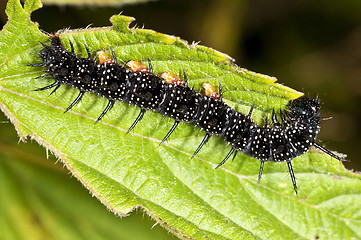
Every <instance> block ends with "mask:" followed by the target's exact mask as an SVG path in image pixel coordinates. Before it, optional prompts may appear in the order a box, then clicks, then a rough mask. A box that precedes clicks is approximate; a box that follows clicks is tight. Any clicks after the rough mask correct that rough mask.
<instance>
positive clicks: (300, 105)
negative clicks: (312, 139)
mask: <svg viewBox="0 0 361 240" xmlns="http://www.w3.org/2000/svg"><path fill="white" fill-rule="evenodd" d="M319 110H320V103H319V101H317V100H316V99H312V98H309V97H305V96H302V97H300V98H297V99H295V100H292V101H290V102H289V103H288V117H289V118H290V119H291V120H292V121H299V122H303V123H309V124H319V122H320V115H319V113H318V111H319Z"/></svg>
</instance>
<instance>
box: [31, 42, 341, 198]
mask: <svg viewBox="0 0 361 240" xmlns="http://www.w3.org/2000/svg"><path fill="white" fill-rule="evenodd" d="M69 42H70V46H71V51H70V52H69V51H68V50H67V49H65V48H64V46H63V45H62V44H61V41H60V38H59V37H58V36H54V37H52V39H51V45H50V46H47V45H45V44H42V45H43V47H44V48H43V49H42V50H41V51H40V53H39V55H40V57H41V58H42V61H43V62H42V63H38V64H31V65H30V66H33V67H40V66H43V67H45V68H46V73H45V74H43V75H41V76H39V77H37V78H43V77H50V78H52V79H54V80H55V82H54V83H52V84H50V85H49V86H46V87H43V88H39V89H36V90H35V91H42V90H46V89H50V88H55V89H54V90H53V91H52V93H53V92H55V91H56V90H57V89H58V88H59V87H60V86H61V85H62V84H66V85H70V86H72V87H74V88H76V89H79V90H80V93H79V95H78V97H77V98H76V99H75V100H74V102H73V103H72V104H71V105H70V106H69V107H68V108H67V109H66V110H65V112H67V111H68V110H70V109H71V108H72V107H73V106H74V105H75V104H76V103H78V102H79V101H80V100H81V98H82V97H83V95H84V94H85V93H86V92H94V93H96V94H98V95H100V96H102V97H104V98H106V99H108V100H109V102H108V105H107V106H106V108H105V109H104V111H103V112H102V114H101V115H100V116H99V118H98V119H97V120H96V122H95V123H97V122H99V121H100V119H101V118H102V117H103V116H104V115H105V114H106V113H107V111H109V110H110V109H111V108H112V107H113V104H114V102H115V101H124V102H127V103H129V104H132V105H134V106H137V107H139V108H140V109H141V110H140V114H139V115H138V117H137V118H136V120H135V121H134V123H133V124H132V125H131V127H130V128H129V130H128V132H127V133H129V132H130V131H131V130H132V129H133V128H134V126H135V125H136V124H137V123H138V122H139V120H141V118H142V117H143V115H144V113H145V111H146V110H152V111H155V112H158V113H160V114H162V115H164V116H167V117H170V118H173V119H174V120H175V122H174V125H173V126H172V128H171V129H170V131H169V132H168V134H167V135H166V136H165V137H164V139H163V140H162V142H161V143H160V144H162V143H163V142H164V141H165V140H166V139H167V138H168V137H169V136H170V135H171V134H172V132H173V131H174V130H175V128H176V127H177V126H178V124H179V122H189V123H192V124H194V125H195V126H197V127H199V128H200V129H202V130H204V131H205V132H206V135H205V137H204V139H203V140H202V142H201V143H200V145H199V146H198V148H197V149H196V151H195V152H194V154H193V156H192V158H193V157H194V156H195V155H196V154H197V153H198V152H199V151H200V149H201V148H202V147H203V145H204V144H205V143H206V142H207V141H208V139H209V138H210V136H212V135H215V136H220V137H222V138H223V139H224V140H225V141H226V142H228V143H229V144H230V145H231V146H232V149H231V151H230V152H229V153H228V154H227V156H226V157H225V158H224V160H223V161H222V162H221V163H220V164H219V165H218V166H217V167H216V168H218V167H220V166H221V165H223V164H224V163H225V162H226V161H227V159H228V158H229V157H230V156H231V155H232V154H233V153H234V156H235V155H236V154H237V152H238V151H241V152H244V153H245V154H247V155H249V156H251V157H253V158H256V159H258V160H260V161H261V166H260V171H259V174H258V183H259V182H260V180H261V175H262V170H263V165H264V162H268V161H272V162H286V163H287V166H288V169H289V173H290V175H291V179H292V183H293V187H294V191H295V193H296V194H297V185H296V180H295V176H294V173H293V170H292V165H291V161H292V159H293V158H295V157H297V156H300V155H302V154H304V153H305V152H307V151H308V150H309V149H310V147H311V146H315V147H317V148H319V149H320V150H322V151H323V152H325V153H326V154H328V155H330V156H332V157H334V158H336V159H338V160H340V161H344V159H342V158H340V157H338V156H336V155H335V154H333V153H332V152H330V151H329V150H327V149H325V148H323V147H322V146H320V145H318V144H317V143H316V142H315V140H316V137H317V134H318V132H319V130H320V127H319V124H320V116H319V113H318V111H319V109H320V104H319V102H318V101H317V100H315V99H311V98H308V97H300V98H298V99H295V100H292V101H290V102H289V103H288V110H286V111H284V112H281V113H280V117H281V121H279V120H277V117H276V115H275V112H274V111H273V113H272V123H271V124H270V125H267V122H266V125H265V126H263V127H262V126H258V125H257V124H255V123H254V122H253V120H252V118H251V115H252V111H253V105H252V107H251V109H250V111H249V113H248V114H247V115H245V114H242V113H240V112H237V111H235V110H234V109H232V108H231V107H229V106H228V105H227V104H225V103H224V102H223V101H222V89H221V87H220V89H219V99H217V98H215V97H211V96H203V95H201V94H199V93H197V92H195V91H194V90H193V89H192V88H191V87H189V86H188V85H187V77H186V74H185V72H184V79H185V80H184V82H183V84H179V83H178V84H177V83H171V84H169V83H166V82H165V81H164V80H163V79H162V78H161V77H159V76H157V75H155V74H153V73H152V65H151V62H150V60H149V71H131V70H129V68H127V67H126V66H123V65H121V64H118V63H117V58H116V57H115V54H114V52H113V50H112V49H111V53H112V55H113V59H112V60H111V61H106V62H102V63H98V62H97V61H96V60H94V59H92V58H91V53H90V51H89V49H88V47H87V46H86V45H85V48H86V50H87V52H88V57H87V58H79V57H78V56H77V55H75V53H74V47H73V44H72V42H71V41H69ZM106 60H109V59H106Z"/></svg>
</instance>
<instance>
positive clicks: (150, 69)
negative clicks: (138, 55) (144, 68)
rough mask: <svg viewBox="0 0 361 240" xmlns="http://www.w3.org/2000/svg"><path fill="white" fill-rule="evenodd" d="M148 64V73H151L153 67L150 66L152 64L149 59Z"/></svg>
mask: <svg viewBox="0 0 361 240" xmlns="http://www.w3.org/2000/svg"><path fill="white" fill-rule="evenodd" d="M148 64H149V72H150V73H153V66H152V62H151V61H150V59H149V58H148Z"/></svg>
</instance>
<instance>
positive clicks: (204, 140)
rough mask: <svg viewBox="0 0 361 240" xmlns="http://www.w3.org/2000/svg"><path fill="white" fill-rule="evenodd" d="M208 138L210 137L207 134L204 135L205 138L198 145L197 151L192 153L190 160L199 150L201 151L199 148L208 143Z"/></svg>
mask: <svg viewBox="0 0 361 240" xmlns="http://www.w3.org/2000/svg"><path fill="white" fill-rule="evenodd" d="M210 136H211V135H210V134H208V133H207V134H206V136H204V138H203V140H202V142H201V144H199V146H198V148H197V150H196V151H195V152H194V153H193V155H192V157H191V159H192V158H194V156H195V155H196V154H197V153H198V152H199V150H201V148H202V147H203V145H204V144H206V142H208V140H209V137H210Z"/></svg>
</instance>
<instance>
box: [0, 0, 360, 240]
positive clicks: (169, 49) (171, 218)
mask: <svg viewBox="0 0 361 240" xmlns="http://www.w3.org/2000/svg"><path fill="white" fill-rule="evenodd" d="M40 6H41V4H40V2H39V1H35V0H29V1H27V2H26V3H25V6H24V9H23V8H22V7H21V5H20V3H19V1H18V0H9V2H8V8H7V14H8V16H9V22H8V24H7V25H6V26H5V28H4V29H3V30H2V32H1V33H0V44H1V45H0V48H1V52H3V53H7V54H6V55H1V56H0V58H1V63H2V64H1V66H0V106H1V109H2V110H3V111H4V112H5V114H6V115H7V116H8V117H9V118H10V119H11V121H12V122H13V123H14V125H15V127H16V129H17V131H18V133H19V135H20V137H21V138H25V137H26V136H28V135H30V136H31V137H32V138H34V139H36V140H37V141H38V142H39V143H40V144H42V145H44V146H45V147H47V148H48V149H50V150H51V151H53V152H54V153H55V154H56V155H57V156H58V157H59V158H60V159H61V160H62V161H63V163H64V164H65V165H66V167H67V168H68V169H69V170H70V171H71V172H72V174H73V175H74V176H75V177H76V178H77V179H79V180H80V181H81V182H82V183H83V185H84V186H85V187H86V188H88V189H89V190H90V191H91V192H92V194H93V195H95V196H96V197H97V198H98V199H99V200H100V201H101V202H102V203H103V204H104V205H105V206H107V207H108V208H109V209H110V210H111V211H113V212H115V213H117V214H119V215H126V214H127V213H129V212H130V211H132V210H133V209H135V208H141V209H144V211H146V212H147V213H148V214H149V215H150V216H152V217H153V218H154V219H155V220H156V221H158V222H159V223H160V224H161V225H162V226H163V227H165V228H166V229H168V230H169V231H170V232H172V233H173V234H174V235H176V236H178V237H180V238H195V239H242V238H267V239H268V238H275V239H279V238H290V239H291V238H292V239H296V238H316V237H319V238H334V239H341V238H360V237H361V227H360V226H361V214H360V211H359V210H358V209H361V201H360V200H361V178H360V175H357V174H354V173H351V172H348V171H347V170H345V169H344V167H343V166H342V164H341V163H339V162H338V161H337V160H335V159H331V158H330V157H329V156H325V155H323V154H320V153H318V152H315V151H314V150H311V151H310V152H309V153H307V154H304V155H302V156H300V157H298V158H296V159H294V160H293V162H292V163H293V166H294V171H295V174H296V177H297V181H298V186H299V195H298V196H296V195H294V193H293V188H292V183H291V181H290V179H289V175H288V173H287V167H286V166H285V164H284V163H280V164H277V163H268V164H266V166H265V170H264V174H263V178H262V182H261V184H260V186H258V184H257V174H258V171H259V161H257V160H256V159H253V158H250V157H248V156H247V155H245V154H242V153H239V154H238V156H237V157H236V159H235V160H234V161H233V162H232V161H229V162H227V163H226V164H225V165H224V166H223V168H221V169H218V170H214V167H215V166H216V165H217V164H218V163H219V162H220V161H221V160H222V159H223V157H224V156H225V155H226V154H227V152H228V151H229V150H230V147H229V146H227V144H226V143H225V142H224V141H223V140H222V139H220V138H212V140H210V141H209V142H208V143H207V145H206V146H205V147H203V149H202V150H201V151H200V153H199V154H198V155H197V157H196V158H194V159H192V160H190V156H191V155H192V154H193V152H194V150H195V148H196V146H197V145H198V144H199V142H200V141H201V139H202V138H203V136H204V132H201V131H199V130H198V129H196V128H195V127H193V126H192V125H190V124H185V123H181V124H180V125H179V127H178V128H177V130H176V131H175V133H173V134H172V136H171V138H170V140H169V141H167V142H166V143H165V144H164V145H162V146H161V147H158V145H159V143H160V141H161V139H162V138H163V137H164V135H165V134H166V133H167V131H168V130H169V129H170V127H171V126H172V124H173V120H170V119H168V118H166V117H163V116H161V115H160V114H158V113H154V112H150V111H148V112H147V113H146V114H145V117H144V118H143V120H142V121H141V122H140V123H139V124H138V125H137V127H136V128H135V130H134V131H133V132H132V133H130V134H128V135H126V136H125V132H126V130H127V129H128V128H129V126H130V125H131V123H132V122H133V121H134V118H135V117H136V116H137V114H138V113H139V109H136V108H135V107H133V106H129V105H128V104H125V103H122V102H117V103H116V104H115V107H114V108H113V110H112V111H111V112H110V113H108V114H107V115H106V116H105V117H104V118H103V120H102V122H100V123H98V124H97V125H95V126H94V121H95V119H96V118H97V117H98V116H99V114H100V113H101V112H102V110H103V109H104V107H105V106H106V104H107V100H106V99H102V98H100V97H98V96H96V95H95V94H86V96H85V97H84V98H83V100H82V102H81V103H80V104H78V105H77V106H76V107H74V108H73V109H72V111H70V112H69V113H66V114H63V112H64V110H65V109H66V107H68V106H69V104H70V103H71V102H72V101H73V100H74V98H75V97H76V96H77V94H78V91H77V90H75V89H72V88H70V87H66V86H62V87H61V88H60V89H59V90H58V91H57V92H56V93H55V94H53V95H51V96H48V94H49V93H50V92H34V91H32V90H33V89H36V88H39V87H42V86H46V85H47V84H50V83H52V80H51V79H35V77H37V76H39V75H40V74H42V72H43V71H44V69H42V68H35V67H28V66H27V65H28V64H30V63H37V62H40V57H39V56H38V55H37V54H38V53H39V51H40V50H41V49H42V46H41V44H40V42H43V43H45V44H49V40H48V37H47V36H45V35H44V34H43V33H41V32H40V31H39V30H38V29H37V27H36V25H35V24H34V23H32V22H31V21H30V18H29V14H30V12H31V11H32V10H35V9H36V8H38V7H40ZM132 21H133V18H130V17H126V16H121V15H117V16H113V17H112V18H111V22H112V24H113V26H112V27H108V28H95V29H83V30H75V31H63V32H62V33H61V34H60V38H61V40H62V42H63V44H64V46H65V47H67V48H68V49H70V44H69V40H70V41H72V42H73V44H74V47H75V52H76V53H77V54H78V55H79V56H84V57H85V56H86V49H85V47H84V44H86V45H87V46H88V47H89V49H90V51H91V52H92V53H95V52H96V51H97V50H100V49H104V50H106V51H109V48H110V47H112V49H114V51H115V54H116V56H117V58H118V60H119V61H120V60H121V61H123V62H127V61H130V60H139V61H142V62H144V63H145V64H147V59H151V60H152V65H153V69H154V72H155V73H156V74H160V73H162V72H165V71H167V72H173V73H176V74H178V75H180V76H181V75H182V71H183V69H184V70H185V71H186V73H187V78H188V79H189V84H190V85H191V86H194V89H195V90H196V91H201V84H202V83H203V82H211V83H213V84H215V85H216V86H218V85H219V84H220V83H221V84H222V89H223V91H224V100H225V101H226V102H227V103H228V104H229V105H231V106H232V107H234V108H235V109H237V110H238V111H241V112H243V113H247V112H248V111H249V109H250V106H251V105H252V103H253V102H254V104H255V112H254V114H253V115H252V116H253V118H254V119H255V121H256V122H257V123H259V124H262V123H263V122H264V119H265V118H266V117H267V116H268V117H269V116H270V114H271V112H272V109H275V110H276V111H277V112H278V111H279V110H280V109H284V108H285V106H286V104H287V102H288V101H289V100H290V99H294V98H297V97H299V96H300V95H301V93H299V92H296V91H294V90H292V89H290V88H288V87H285V86H282V85H280V84H277V83H275V81H276V79H275V78H273V77H269V76H265V75H262V74H257V73H253V72H251V71H248V70H246V69H243V68H239V67H237V66H235V65H234V64H233V60H232V59H231V58H230V57H229V56H227V55H225V54H222V53H219V52H217V51H215V50H213V49H210V48H206V47H204V46H198V45H196V44H192V45H189V44H187V43H186V42H185V41H183V40H181V39H180V38H178V37H174V36H169V35H165V34H161V33H157V32H155V31H152V30H145V29H137V28H129V27H128V26H129V24H130V23H131V22H132ZM351 203H352V204H351Z"/></svg>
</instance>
